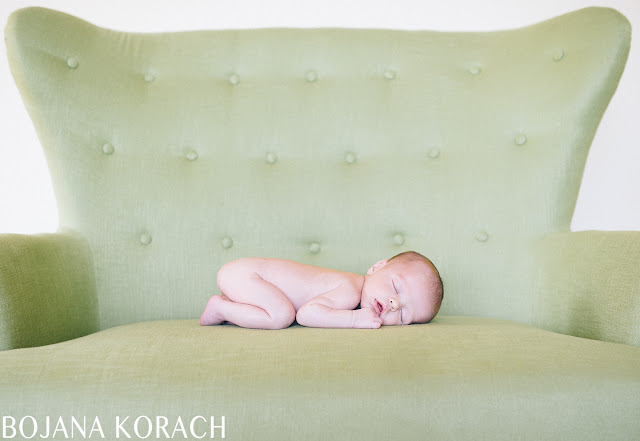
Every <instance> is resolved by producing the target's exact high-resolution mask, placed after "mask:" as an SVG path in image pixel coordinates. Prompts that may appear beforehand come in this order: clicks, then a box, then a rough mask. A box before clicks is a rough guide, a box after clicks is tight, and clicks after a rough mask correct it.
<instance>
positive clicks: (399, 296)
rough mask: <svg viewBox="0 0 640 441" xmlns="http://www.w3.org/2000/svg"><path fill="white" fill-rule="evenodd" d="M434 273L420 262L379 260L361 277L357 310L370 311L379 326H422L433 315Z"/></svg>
mask: <svg viewBox="0 0 640 441" xmlns="http://www.w3.org/2000/svg"><path fill="white" fill-rule="evenodd" d="M433 277H437V276H436V275H435V272H433V271H432V270H431V268H429V269H428V270H426V271H425V266H424V265H423V264H421V263H420V262H405V261H396V260H395V259H394V260H392V261H391V262H388V261H387V260H381V261H380V262H378V263H376V264H375V265H373V266H372V267H371V268H370V269H369V271H368V272H367V275H366V276H365V278H364V285H363V286H362V294H361V299H360V307H361V308H372V309H373V310H374V311H375V312H376V314H378V315H379V316H380V318H382V324H383V325H408V324H411V323H426V322H427V321H429V320H430V319H431V318H432V317H434V316H435V313H437V312H438V311H434V306H433V301H432V300H431V299H433V296H435V295H436V293H435V292H430V291H431V290H433V289H434V288H433V287H434V283H433V279H432V278H433Z"/></svg>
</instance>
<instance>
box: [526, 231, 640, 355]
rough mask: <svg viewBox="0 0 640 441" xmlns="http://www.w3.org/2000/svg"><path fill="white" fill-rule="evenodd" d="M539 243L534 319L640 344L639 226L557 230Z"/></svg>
mask: <svg viewBox="0 0 640 441" xmlns="http://www.w3.org/2000/svg"><path fill="white" fill-rule="evenodd" d="M539 245H540V248H539V249H538V251H539V254H538V255H537V256H536V258H537V259H536V268H537V274H536V291H537V292H536V295H537V299H538V303H537V305H536V308H537V310H536V311H534V316H535V323H534V325H536V326H539V327H541V328H545V329H549V330H552V331H556V332H560V333H563V334H569V335H574V336H577V337H585V338H591V339H596V340H602V341H610V342H615V343H626V344H630V345H634V346H640V231H580V232H570V233H555V234H550V235H548V236H545V238H544V239H543V240H542V241H541V242H540V244H539Z"/></svg>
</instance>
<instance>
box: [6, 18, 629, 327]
mask: <svg viewBox="0 0 640 441" xmlns="http://www.w3.org/2000/svg"><path fill="white" fill-rule="evenodd" d="M630 33H631V29H630V25H629V22H628V21H627V20H626V18H625V17H624V16H622V15H621V14H620V13H619V12H617V11H615V10H613V9H608V8H586V9H582V10H579V11H575V12H572V13H569V14H566V15H563V16H560V17H556V18H553V19H550V20H547V21H544V22H541V23H538V24H535V25H532V26H528V27H525V28H521V29H514V30H507V31H498V32H469V33H463V32H453V33H448V32H431V31H403V30H388V29H342V28H319V29H292V28H266V29H244V30H211V31H192V32H180V33H163V34H136V33H124V32H118V31H114V30H108V29H103V28H99V27H96V26H94V25H92V24H89V23H87V22H85V21H82V20H80V19H78V18H75V17H71V16H69V15H66V14H63V13H60V12H57V11H52V10H48V9H43V8H27V9H22V10H18V11H16V12H15V13H14V14H13V15H12V16H11V17H10V18H9V21H8V24H7V28H6V43H7V50H8V56H9V61H10V65H11V69H12V72H13V75H14V77H15V80H16V83H17V85H18V87H19V89H20V92H21V93H22V96H23V98H24V101H25V105H26V107H27V110H28V111H29V114H30V116H31V118H32V119H33V121H34V124H35V128H36V130H37V132H38V135H39V137H40V140H41V142H42V145H43V148H44V152H45V155H46V157H47V160H48V164H49V167H50V171H51V176H52V179H53V185H54V190H55V194H56V199H57V202H58V209H59V217H60V224H61V226H62V227H64V228H69V229H71V230H74V231H77V232H78V233H79V234H81V235H82V236H84V237H86V239H87V241H88V243H89V246H90V247H91V250H92V254H93V257H94V263H95V269H96V272H95V278H96V290H97V296H98V300H99V304H100V310H99V314H100V328H101V329H105V328H108V327H111V326H115V325H120V324H127V323H132V322H137V321H142V320H156V319H171V318H173V319H179V318H191V317H195V316H198V315H199V314H200V312H201V311H202V308H203V306H204V305H205V303H206V301H207V299H208V298H209V296H210V295H211V294H214V293H216V292H217V289H216V284H215V280H216V273H217V271H218V269H219V268H220V266H221V265H222V264H223V263H225V262H227V261H229V260H232V259H235V258H239V257H246V256H262V257H281V258H287V259H292V260H297V261H301V262H304V263H309V264H314V265H319V266H326V267H330V268H335V269H341V270H345V271H352V272H356V273H360V274H364V273H365V272H366V271H367V269H368V268H369V266H370V265H372V264H373V263H375V262H376V261H378V260H380V259H383V258H389V257H391V256H393V255H395V254H397V253H399V252H402V251H406V250H416V251H418V252H421V253H422V254H424V255H426V256H428V257H430V258H431V259H432V260H433V261H434V263H435V264H436V265H437V266H438V268H439V269H440V272H441V275H442V278H443V279H444V281H445V285H446V292H447V296H446V301H445V302H444V304H443V307H442V309H441V314H449V315H474V316H487V317H494V318H503V319H511V320H516V321H519V322H523V323H532V322H533V320H534V317H533V310H534V305H536V303H537V298H536V293H535V292H532V290H531V289H530V287H531V286H532V284H533V283H534V281H535V280H534V277H535V274H536V262H534V261H533V256H534V252H535V246H536V244H537V242H538V241H539V240H540V239H541V238H542V237H544V236H545V235H547V234H550V233H556V232H565V231H569V225H570V221H571V216H572V214H573V209H574V205H575V201H576V198H577V194H578V188H579V184H580V179H581V176H582V172H583V168H584V163H585V160H586V157H587V152H588V149H589V146H590V143H591V140H592V138H593V136H594V133H595V131H596V128H597V125H598V123H599V121H600V119H601V117H602V114H603V112H604V110H605V108H606V106H607V104H608V102H609V100H610V98H611V96H612V94H613V93H614V91H615V89H616V86H617V84H618V79H619V77H620V75H621V73H622V71H623V68H624V65H625V62H626V59H627V55H628V50H629V44H630Z"/></svg>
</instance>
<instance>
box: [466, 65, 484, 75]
mask: <svg viewBox="0 0 640 441" xmlns="http://www.w3.org/2000/svg"><path fill="white" fill-rule="evenodd" d="M469 72H471V75H478V74H479V73H480V72H482V68H481V67H480V66H478V65H477V64H476V65H475V66H471V69H469Z"/></svg>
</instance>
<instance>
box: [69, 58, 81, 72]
mask: <svg viewBox="0 0 640 441" xmlns="http://www.w3.org/2000/svg"><path fill="white" fill-rule="evenodd" d="M78 66H80V62H79V61H78V59H77V58H76V57H69V58H67V67H68V68H69V69H77V68H78Z"/></svg>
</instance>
